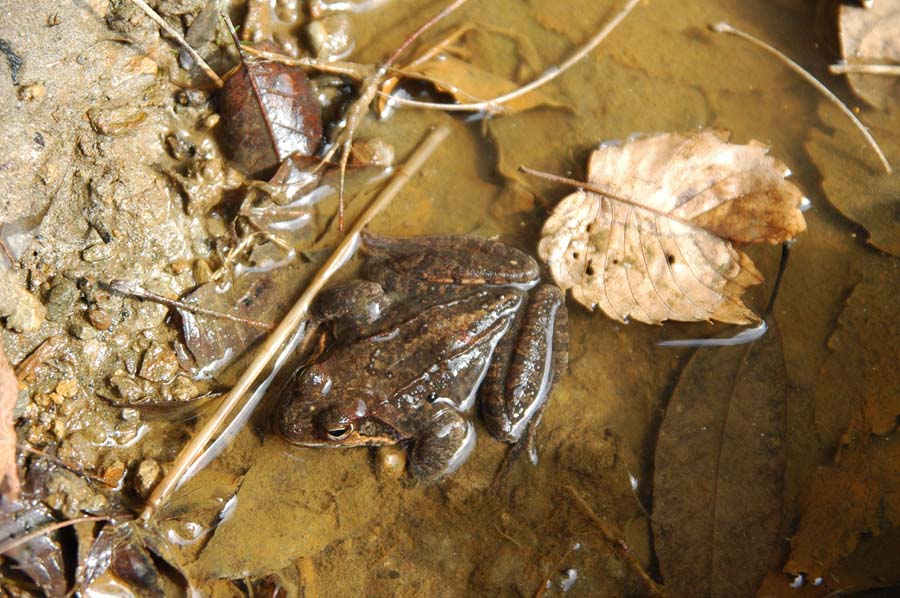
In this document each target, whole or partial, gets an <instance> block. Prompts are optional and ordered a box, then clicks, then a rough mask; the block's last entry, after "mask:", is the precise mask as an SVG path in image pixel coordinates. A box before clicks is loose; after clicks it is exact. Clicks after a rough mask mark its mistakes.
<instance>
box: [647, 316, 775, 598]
mask: <svg viewBox="0 0 900 598" xmlns="http://www.w3.org/2000/svg"><path fill="white" fill-rule="evenodd" d="M785 376H786V373H785V365H784V356H783V353H782V348H781V338H780V335H779V334H778V330H777V327H776V326H774V325H772V329H771V330H770V331H769V334H767V335H765V336H764V337H762V338H761V339H759V340H757V341H755V342H753V343H750V344H748V345H739V346H732V347H712V348H701V349H699V350H698V351H697V352H696V353H695V354H694V356H693V357H692V358H691V360H690V362H688V364H687V366H686V367H685V369H684V371H683V372H682V374H681V377H680V378H679V380H678V385H677V386H676V387H675V391H674V393H673V394H672V398H671V400H670V402H669V405H668V408H667V409H666V415H665V419H663V423H662V427H661V428H660V431H659V439H658V440H657V444H656V458H655V465H654V468H655V472H654V481H653V533H654V538H655V545H656V552H657V556H658V558H659V564H660V570H661V572H662V575H663V579H664V581H665V583H666V587H667V588H671V589H672V590H674V593H675V595H678V596H696V597H703V596H716V597H722V596H735V597H737V596H753V595H754V594H755V592H756V589H757V588H758V587H759V585H760V583H761V582H762V580H763V578H764V577H765V575H766V572H767V571H768V570H769V566H770V564H771V561H772V557H773V555H775V554H776V553H777V546H778V538H779V529H780V524H781V504H782V487H783V473H784V463H785V454H784V448H785V444H784V436H785V397H786V392H787V388H786V383H785V379H786V378H785Z"/></svg>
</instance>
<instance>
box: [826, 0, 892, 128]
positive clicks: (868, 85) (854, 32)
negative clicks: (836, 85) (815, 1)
mask: <svg viewBox="0 0 900 598" xmlns="http://www.w3.org/2000/svg"><path fill="white" fill-rule="evenodd" d="M838 20H839V25H840V27H839V29H840V35H839V37H840V42H841V56H842V57H843V58H844V60H846V61H847V62H849V63H851V64H852V63H860V62H861V63H863V64H866V63H873V64H898V63H900V0H878V2H873V3H872V6H870V7H867V8H863V7H861V6H853V5H851V4H842V5H841V7H840V12H839V14H838ZM847 81H848V82H849V83H850V87H852V88H853V91H855V92H856V95H858V96H859V97H861V98H862V99H864V100H865V101H867V102H868V103H870V104H872V105H873V106H875V107H876V108H880V109H882V110H884V109H885V108H887V107H888V105H889V104H891V103H892V102H896V101H897V98H898V97H900V77H896V76H885V75H880V74H865V73H850V74H848V75H847Z"/></svg>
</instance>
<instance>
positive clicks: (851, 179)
mask: <svg viewBox="0 0 900 598" xmlns="http://www.w3.org/2000/svg"><path fill="white" fill-rule="evenodd" d="M865 118H866V123H867V124H868V125H869V126H870V128H871V129H872V134H873V135H874V136H875V137H876V138H877V139H878V140H879V142H880V143H881V144H882V146H883V147H884V151H885V153H886V154H887V156H888V158H889V159H890V160H892V161H896V160H897V159H898V158H900V140H898V138H897V136H896V133H893V131H896V130H897V125H898V121H900V111H895V113H894V114H891V113H887V112H885V113H881V114H876V113H873V112H869V113H867V114H866V117H865ZM833 126H834V130H833V132H832V133H831V134H830V135H829V134H826V133H823V132H821V131H819V130H815V129H814V130H813V131H812V135H811V138H810V140H809V141H807V142H806V144H805V147H806V151H808V152H809V155H810V157H811V158H812V160H813V162H814V163H815V165H816V166H817V167H818V169H819V172H821V175H822V189H823V190H824V191H825V194H826V196H827V197H828V201H829V202H830V203H831V204H832V205H833V206H834V207H836V208H837V209H838V210H839V211H840V212H841V213H842V214H843V215H844V216H846V217H847V218H849V219H850V220H852V221H854V222H856V223H858V224H860V225H862V226H864V227H865V228H866V230H868V231H869V239H868V242H869V243H870V244H871V245H874V246H875V247H877V248H878V249H880V250H881V251H886V252H888V253H890V254H891V255H896V256H900V173H898V172H894V173H893V174H891V175H888V174H885V173H884V172H883V171H881V170H880V169H879V168H878V164H877V163H876V162H874V161H872V160H871V159H870V158H869V156H870V154H869V153H868V151H867V150H866V148H865V147H863V146H862V145H861V144H860V141H859V138H858V137H857V133H856V131H854V130H853V128H852V127H850V126H849V125H847V124H846V123H843V122H834V123H833Z"/></svg>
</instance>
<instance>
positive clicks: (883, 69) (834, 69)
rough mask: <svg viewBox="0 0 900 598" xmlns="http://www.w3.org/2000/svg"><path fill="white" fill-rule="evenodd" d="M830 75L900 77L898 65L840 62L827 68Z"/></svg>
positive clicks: (899, 66) (899, 65)
mask: <svg viewBox="0 0 900 598" xmlns="http://www.w3.org/2000/svg"><path fill="white" fill-rule="evenodd" d="M828 72H829V73H831V74H832V75H844V74H846V73H862V74H863V75H890V76H893V77H897V76H900V64H855V63H849V62H842V63H838V64H832V65H831V66H829V67H828Z"/></svg>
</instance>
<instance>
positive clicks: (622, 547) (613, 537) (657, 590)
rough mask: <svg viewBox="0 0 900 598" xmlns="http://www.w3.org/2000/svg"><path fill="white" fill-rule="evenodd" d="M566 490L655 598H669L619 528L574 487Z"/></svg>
mask: <svg viewBox="0 0 900 598" xmlns="http://www.w3.org/2000/svg"><path fill="white" fill-rule="evenodd" d="M563 487H564V488H565V489H566V490H568V491H569V494H571V495H572V497H573V498H574V499H575V502H577V503H578V506H580V507H581V508H582V509H583V510H584V512H585V514H586V515H587V516H588V518H589V519H590V520H591V521H592V522H593V523H594V525H596V526H597V529H599V530H600V533H601V534H603V537H604V538H605V539H606V541H607V542H608V543H609V544H610V546H612V547H613V549H614V550H615V551H616V552H617V553H619V555H621V556H622V558H623V559H625V560H626V561H628V564H629V565H631V567H632V568H633V569H634V570H635V571H636V572H637V574H638V575H640V576H641V578H642V579H643V580H644V583H646V584H647V586H648V587H649V588H650V593H651V594H653V595H655V596H667V595H668V592H666V588H665V586H661V585H660V584H658V583H656V582H655V581H654V580H653V578H652V577H650V574H649V573H647V571H645V570H644V567H643V565H641V563H640V562H639V561H638V560H637V557H636V556H634V554H632V552H631V550H630V549H629V548H628V546H627V545H626V544H625V541H624V540H623V539H622V538H621V535H622V534H621V532H620V531H619V530H618V526H616V525H614V524H611V523H609V522H608V521H606V520H605V519H603V518H602V517H600V516H599V515H597V513H596V512H594V509H592V508H591V505H589V504H588V502H587V501H586V500H585V499H584V497H583V496H581V494H580V493H579V492H578V490H576V489H575V488H574V487H572V486H569V485H565V486H563Z"/></svg>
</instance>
